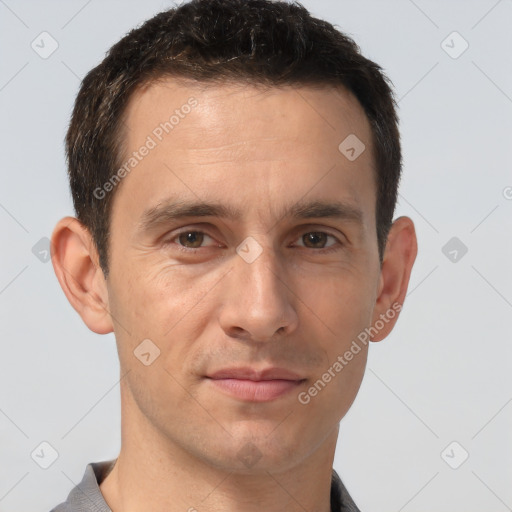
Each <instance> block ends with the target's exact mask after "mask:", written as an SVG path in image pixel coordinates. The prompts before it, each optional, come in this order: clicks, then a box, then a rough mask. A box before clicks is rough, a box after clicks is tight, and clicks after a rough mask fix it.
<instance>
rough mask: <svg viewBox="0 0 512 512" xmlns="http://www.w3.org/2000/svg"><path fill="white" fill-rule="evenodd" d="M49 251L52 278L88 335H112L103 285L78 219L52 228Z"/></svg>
mask: <svg viewBox="0 0 512 512" xmlns="http://www.w3.org/2000/svg"><path fill="white" fill-rule="evenodd" d="M50 247H51V255H52V263H53V268H54V270H55V274H56V275H57V279H58V280H59V283H60V286H61V288H62V290H63V291H64V293H65V295H66V297H67V299H68V300H69V302H70V304H71V305H72V306H73V308H74V309H75V310H76V311H77V312H78V314H79V315H80V316H81V317H82V320H83V321H84V322H85V324H86V325H87V327H89V329H91V331H94V332H96V333H98V334H107V333H109V332H112V331H113V324H112V319H111V317H110V313H109V307H108V291H107V286H106V281H105V277H104V275H103V271H102V270H101V267H100V265H99V258H98V253H97V250H96V246H95V244H94V242H93V239H92V236H91V234H90V232H89V230H88V229H87V228H86V227H85V226H84V225H83V224H82V223H81V222H80V221H79V220H78V219H76V218H74V217H65V218H63V219H61V220H60V221H59V222H58V223H57V225H56V226H55V229H54V231H53V234H52V243H51V244H50Z"/></svg>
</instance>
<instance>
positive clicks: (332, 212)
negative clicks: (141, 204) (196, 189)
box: [139, 200, 363, 231]
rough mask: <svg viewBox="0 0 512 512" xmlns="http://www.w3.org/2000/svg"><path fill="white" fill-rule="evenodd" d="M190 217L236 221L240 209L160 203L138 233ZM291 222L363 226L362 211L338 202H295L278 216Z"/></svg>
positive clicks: (145, 215)
mask: <svg viewBox="0 0 512 512" xmlns="http://www.w3.org/2000/svg"><path fill="white" fill-rule="evenodd" d="M192 217H218V218H220V219H226V220H232V221H233V220H236V219H240V218H241V217H242V212H241V210H239V209H237V208H234V207H231V206H227V205H225V204H221V203H215V202H203V201H183V200H182V201H179V200H178V201H174V200H166V201H162V202H161V203H159V204H158V205H156V206H154V207H151V208H148V209H147V210H145V211H144V213H143V214H142V216H141V220H140V222H139V230H140V231H149V230H152V229H155V228H157V227H158V226H161V225H165V224H169V223H170V222H173V221H176V220H180V219H185V218H192ZM278 218H279V219H282V218H295V219H314V218H315V219H317V218H324V219H327V218H329V219H339V220H346V221H351V222H355V223H358V224H362V223H363V212H362V211H361V210H360V209H359V208H358V207H356V206H354V205H352V204H349V203H344V202H341V201H319V200H316V201H310V202H304V201H299V202H297V203H295V204H293V205H291V206H289V207H288V208H284V213H283V214H282V215H280V216H279V217H278Z"/></svg>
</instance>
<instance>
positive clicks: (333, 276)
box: [52, 79, 417, 512]
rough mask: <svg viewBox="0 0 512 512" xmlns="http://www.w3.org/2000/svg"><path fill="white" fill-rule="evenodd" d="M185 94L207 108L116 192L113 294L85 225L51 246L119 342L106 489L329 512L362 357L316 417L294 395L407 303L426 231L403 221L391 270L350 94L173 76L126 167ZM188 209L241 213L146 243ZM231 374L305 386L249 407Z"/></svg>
mask: <svg viewBox="0 0 512 512" xmlns="http://www.w3.org/2000/svg"><path fill="white" fill-rule="evenodd" d="M191 96H193V97H194V98H195V99H196V100H197V106H196V107H195V108H193V109H192V110H191V112H190V113H189V114H188V115H186V116H185V117H184V118H183V119H181V120H180V122H179V124H178V125H176V126H175V127H174V129H173V130H172V132H171V133H169V134H167V135H165V136H164V137H163V140H162V141H161V142H159V143H158V145H157V147H155V148H154V149H152V150H151V151H150V153H149V154H148V155H147V156H146V157H145V158H144V159H143V160H142V161H141V162H140V163H138V165H137V166H136V168H134V169H133V171H132V172H131V173H129V174H128V175H127V176H126V177H125V178H124V179H123V180H122V183H121V184H120V185H118V188H117V189H116V190H115V198H114V203H113V209H112V218H111V238H110V265H109V275H108V278H107V279H105V277H104V275H103V272H102V271H101V269H100V267H99V264H98V255H97V252H96V249H95V246H94V243H93V242H92V240H91V237H90V234H89V232H88V231H87V230H86V229H85V228H84V227H83V226H82V225H81V224H80V223H79V222H78V221H77V220H76V219H74V218H73V217H66V218H65V219H62V220H61V221H60V222H59V223H58V225H57V227H56V228H55V231H54V234H53V238H52V242H53V253H52V261H53V264H54V268H55V271H56V274H57V277H58V278H59V281H60V283H61V286H62V288H63V290H64V292H65V293H66V295H67V297H68V299H69V301H70V302H71V304H72V305H73V307H74V308H75V309H76V310H77V311H78V313H79V314H80V315H81V317H82V319H83V321H84V322H85V323H86V324H87V326H88V327H89V328H90V329H91V330H92V331H94V332H97V333H108V332H111V331H114V332H115V335H116V341H117V347H118V352H119V357H120V363H121V374H122V375H123V376H124V377H123V378H122V380H121V383H120V386H121V401H122V447H121V452H120V455H119V458H118V460H117V463H116V465H115V467H114V469H113V470H112V472H111V473H110V474H109V475H108V476H107V478H106V479H105V480H104V481H103V482H102V484H101V486H100V488H101V491H102V493H103V495H104V496H105V499H106V501H107V503H108V504H109V506H110V508H111V509H112V510H123V511H125V512H130V511H141V510H155V511H156V510H158V511H159V510H166V511H167V512H174V511H178V510H179V511H184V510H190V511H192V510H194V509H196V510H198V511H218V510H223V511H239V510H244V511H256V510H258V511H260V510H266V511H269V512H272V511H285V510H286V511H299V510H300V511H303V510H308V511H319V512H327V511H328V510H329V509H330V505H329V493H330V477H331V471H332V464H333V459H334V451H335V447H336V442H337V437H338V428H339V422H340V420H341V419H342V418H343V416H344V415H345V414H346V412H347V411H348V409H349V408H350V406H351V404H352V402H353V400H354V398H355V396H356V394H357V392H358V389H359V386H360V384H361V381H362V378H363V374H364V369H365V364H366V358H367V350H368V347H367V346H365V345H361V351H360V352H359V353H358V354H357V355H355V356H354V357H353V359H352V360H351V361H350V362H349V363H348V364H347V365H346V366H345V367H344V368H343V370H342V371H341V372H339V373H337V374H336V376H335V377H334V378H332V380H331V381H330V382H329V383H328V384H327V385H326V386H325V388H324V389H322V391H321V392H319V393H318V394H317V395H316V396H315V397H313V398H311V401H310V402H309V403H308V404H306V405H303V404H302V403H300V402H299V400H298V398H297V396H298V393H299V392H301V391H307V390H308V389H309V388H310V387H311V386H312V385H313V384H314V383H315V382H316V381H317V380H318V379H319V378H321V376H322V374H324V373H325V372H326V371H327V369H328V368H329V367H331V366H332V365H333V363H334V362H335V361H336V360H337V358H338V356H339V355H342V354H344V353H345V351H346V350H347V349H348V348H349V347H350V345H351V343H352V341H353V340H355V339H356V338H357V335H358V334H359V333H361V332H362V331H363V330H364V329H365V328H366V327H369V326H371V325H373V324H374V323H375V322H376V321H377V320H378V319H379V318H380V315H382V314H385V313H386V311H388V310H389V309H390V308H392V305H393V304H395V303H399V304H402V303H403V300H404V297H405V294H406V291H407V286H408V282H409V276H410V272H411V268H412V265H413V263H414V259H415V257H416V253H417V244H416V236H415V231H414V225H413V222H412V221H411V219H409V218H407V217H400V218H398V219H396V220H395V222H394V224H393V226H392V228H391V232H390V235H389V238H388V243H387V246H386V251H385V255H384V261H383V264H382V266H381V265H380V262H379V258H378V249H377V237H376V225H375V203H376V186H375V178H374V169H373V165H374V163H373V162H374V160H373V152H372V143H371V132H370V126H369V123H368V120H367V119H366V116H365V114H364V111H363V110H362V108H361V106H360V105H359V103H358V102H357V100H356V99H355V98H354V97H353V96H352V95H351V94H349V93H348V92H346V91H344V90H335V89H333V88H328V87H325V88H321V89H312V88H308V87H300V88H292V87H283V88H271V89H265V90H264V89H262V88H256V87H253V86H245V87H240V86H237V85H229V84H225V85H222V86H219V85H217V86H210V87H205V86H204V85H203V86H198V85H192V84H188V85H187V86H185V85H184V84H183V83H178V82H176V81H173V80H172V79H165V80H161V81H159V82H157V83H153V84H151V85H150V86H148V87H146V88H144V89H142V90H139V91H138V92H137V93H135V95H134V96H133V98H132V99H131V102H130V104H129V106H128V109H127V112H126V118H125V122H126V125H127V126H128V128H129V129H128V131H127V135H126V149H127V153H126V155H125V156H126V157H128V156H129V154H130V153H131V152H132V151H134V150H137V149H138V148H139V147H140V146H141V145H142V144H144V142H145V141H146V139H147V136H148V135H149V134H151V133H152V132H153V130H154V129H155V127H157V126H158V125H159V124H160V123H161V122H163V121H165V120H166V119H168V118H169V116H170V114H172V112H173V111H174V110H175V109H177V108H178V109H179V108H180V107H181V106H182V105H184V104H186V103H187V100H188V99H189V98H190V97H191ZM349 134H356V136H357V137H358V138H359V139H360V140H361V141H363V143H364V144H365V145H366V150H365V151H364V152H363V153H362V154H361V155H360V156H359V157H358V158H357V159H356V160H354V161H352V162H351V161H349V160H348V159H347V158H346V157H345V156H344V155H343V154H341V153H340V151H339V150H338V146H339V144H340V143H341V141H343V140H344V139H345V138H346V137H347V136H348V135H349ZM111 193H112V192H111ZM176 198H179V199H180V200H191V201H210V202H218V203H221V204H223V205H226V206H230V207H232V208H237V209H239V210H240V216H239V217H237V218H234V219H227V218H219V217H215V216H207V217H189V218H184V219H178V220H170V219H167V220H163V221H161V222H159V223H157V224H156V225H152V226H151V227H148V228H147V229H142V227H141V219H143V215H144V212H145V211H147V210H148V209H151V208H154V207H157V206H159V205H160V206H162V205H164V204H166V203H167V201H169V200H170V201H172V200H173V199H176ZM299 200H301V201H342V202H344V203H346V204H348V205H350V206H351V207H352V208H353V209H356V210H359V211H360V219H359V221H357V220H354V219H351V218H328V217H315V218H306V219H301V218H298V219H297V218H293V217H289V216H287V215H286V213H287V212H289V211H290V207H291V206H292V205H293V204H294V203H296V202H298V201H299ZM184 228H185V229H184ZM181 231H185V232H190V231H192V232H196V233H195V235H194V234H193V233H192V234H191V235H189V236H192V239H193V240H195V241H193V242H188V240H189V239H188V238H187V237H186V236H182V237H178V236H177V235H178V234H179V232H181ZM198 231H199V232H200V233H199V234H198V233H197V232H198ZM201 233H203V235H201ZM308 233H325V234H326V235H328V236H325V235H321V234H320V237H319V238H316V239H313V240H311V238H310V237H308ZM194 236H195V238H194ZM249 236H250V237H253V238H254V239H255V240H256V241H257V243H258V244H259V246H260V248H261V250H262V252H261V254H260V255H259V257H258V258H256V259H255V260H254V261H253V262H252V263H248V262H247V261H245V260H244V259H243V258H242V257H240V256H239V254H238V253H237V252H236V248H237V247H238V246H239V245H240V244H241V242H242V241H243V240H244V239H246V238H247V237H249ZM180 246H181V248H182V249H184V250H185V251H187V250H188V251H189V252H183V251H180V249H179V247H180ZM193 248H195V251H196V252H191V249H192V250H193ZM322 249H331V251H330V252H323V251H322ZM397 318H398V315H396V316H395V317H394V318H393V319H391V320H390V321H389V322H387V323H386V324H385V326H384V328H383V329H381V330H380V331H379V332H378V334H377V335H375V336H374V337H373V338H372V341H380V340H382V339H384V338H385V337H386V336H387V335H388V334H389V332H390V331H391V329H392V328H393V326H394V324H395V322H396V319H397ZM144 339H150V340H152V342H153V343H154V344H155V345H156V346H157V347H158V349H159V350H160V355H159V357H158V358H157V359H155V360H154V362H152V364H150V365H148V366H146V365H144V364H142V363H141V361H140V360H139V359H138V358H137V357H135V356H134V350H135V349H136V347H137V346H138V345H139V344H140V343H141V341H142V340H144ZM233 366H249V367H252V368H254V369H262V368H266V367H269V366H277V367H282V368H287V369H289V370H290V371H293V372H295V373H297V374H299V375H300V377H301V378H302V379H303V381H302V382H301V383H299V384H298V385H297V387H296V389H294V391H292V392H289V393H286V394H284V395H282V396H280V397H278V398H276V399H275V400H271V401H267V402H254V401H250V400H241V399H238V398H234V397H232V396H230V395H228V394H226V393H225V392H223V391H222V390H220V389H219V388H218V387H216V386H215V385H213V384H212V381H211V379H208V378H206V377H205V376H206V375H209V374H211V373H212V372H214V371H216V370H219V369H221V368H226V367H233ZM248 447H250V450H252V453H256V454H257V455H258V457H259V458H258V460H257V461H256V462H254V461H253V463H251V464H248V463H247V462H244V460H242V458H241V457H240V454H241V453H245V451H244V450H248V449H249V448H248Z"/></svg>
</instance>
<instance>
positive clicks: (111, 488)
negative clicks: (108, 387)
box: [100, 392, 338, 512]
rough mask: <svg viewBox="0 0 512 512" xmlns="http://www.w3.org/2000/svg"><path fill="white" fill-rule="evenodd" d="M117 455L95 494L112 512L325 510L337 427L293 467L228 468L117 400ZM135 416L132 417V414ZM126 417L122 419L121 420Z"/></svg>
mask: <svg viewBox="0 0 512 512" xmlns="http://www.w3.org/2000/svg"><path fill="white" fill-rule="evenodd" d="M121 395H122V405H123V406H124V407H123V412H126V411H127V410H129V411H132V414H131V415H127V414H123V417H122V419H123V421H122V429H121V451H120V454H119V457H118V459H117V461H116V464H115V466H114V468H113V469H112V471H111V472H110V473H109V475H108V476H107V477H106V478H105V480H104V481H103V482H102V483H101V484H100V490H101V492H102V494H103V496H104V498H105V501H106V502H107V504H108V505H109V507H110V508H111V510H113V511H119V510H123V512H140V511H143V510H156V511H158V510H166V512H178V511H179V512H184V511H187V512H214V511H215V512H217V511H219V510H222V511H226V512H235V511H239V510H244V512H261V510H265V511H266V512H277V511H280V512H283V511H286V512H304V511H305V510H307V511H310V512H313V511H314V512H329V511H330V492H331V475H332V464H333V459H334V451H335V447H336V441H337V436H338V428H334V429H333V431H332V432H331V433H330V434H329V436H328V437H327V438H326V439H325V440H324V442H323V443H322V444H321V445H320V446H319V447H318V448H317V449H316V450H315V451H314V452H313V453H311V454H310V456H308V458H306V459H305V460H303V461H302V462H301V464H299V465H297V466H296V467H292V468H287V469H286V470H283V471H278V470H275V469H274V470H273V471H269V470H268V469H266V468H263V469H259V470H256V469H251V470H249V469H248V470H247V471H245V472H240V471H239V470H236V471H234V470H229V469H226V468H222V467H218V466H214V465H213V464H211V463H208V461H207V460H206V457H205V458H204V459H201V460H200V459H198V458H197V457H196V456H194V455H193V454H191V453H189V452H187V451H186V450H184V449H183V448H182V447H181V446H179V444H178V443H176V442H173V441H172V440H170V439H169V438H168V437H166V436H165V435H163V434H162V433H161V432H158V431H157V429H156V428H155V427H153V426H152V425H151V424H150V423H149V422H148V421H147V419H146V418H145V417H144V416H143V415H142V413H141V412H140V411H139V410H138V409H137V408H136V407H135V404H134V403H130V407H126V405H128V404H126V403H125V402H126V395H125V397H124V398H123V392H121ZM133 412H135V414H133ZM127 416H128V417H127Z"/></svg>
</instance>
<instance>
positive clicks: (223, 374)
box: [206, 367, 306, 402]
mask: <svg viewBox="0 0 512 512" xmlns="http://www.w3.org/2000/svg"><path fill="white" fill-rule="evenodd" d="M206 378H207V379H208V380H209V381H210V382H211V383H212V384H213V385H214V386H215V387H217V388H218V389H220V390H221V391H223V392H224V393H226V394H228V395H230V396H232V397H234V398H238V399H239V400H243V401H248V402H269V401H271V400H276V399H277V398H279V397H282V396H284V395H286V394H288V393H290V392H291V391H293V390H295V389H296V388H297V386H299V385H300V384H302V383H303V382H304V380H306V379H305V378H303V377H301V376H300V375H298V374H296V373H294V372H292V371H290V370H287V369H285V368H274V367H273V368H266V369H263V370H255V369H253V368H247V367H244V368H225V369H222V370H218V371H216V372H214V373H212V374H210V375H207V376H206Z"/></svg>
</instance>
